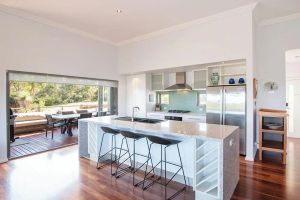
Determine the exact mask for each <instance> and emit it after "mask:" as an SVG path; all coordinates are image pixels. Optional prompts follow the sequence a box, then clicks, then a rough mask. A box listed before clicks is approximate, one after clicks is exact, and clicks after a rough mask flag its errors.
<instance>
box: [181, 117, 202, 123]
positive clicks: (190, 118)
mask: <svg viewBox="0 0 300 200" xmlns="http://www.w3.org/2000/svg"><path fill="white" fill-rule="evenodd" d="M182 121H184V122H198V123H205V122H206V117H205V116H183V117H182Z"/></svg>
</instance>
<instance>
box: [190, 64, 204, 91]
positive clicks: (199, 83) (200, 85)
mask: <svg viewBox="0 0 300 200" xmlns="http://www.w3.org/2000/svg"><path fill="white" fill-rule="evenodd" d="M193 75H194V76H193V78H194V81H193V82H194V85H193V89H195V90H203V89H206V86H207V79H206V78H207V70H206V69H202V70H196V71H194V73H193Z"/></svg>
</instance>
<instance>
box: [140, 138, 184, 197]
mask: <svg viewBox="0 0 300 200" xmlns="http://www.w3.org/2000/svg"><path fill="white" fill-rule="evenodd" d="M152 144H154V143H151V144H150V150H149V154H148V158H149V157H150V155H151V147H152ZM175 144H176V148H177V152H178V156H179V160H180V165H179V164H175V163H171V162H168V159H167V148H168V147H170V146H172V145H173V144H171V145H161V152H160V154H161V157H160V161H159V162H158V163H157V164H156V165H155V166H154V168H156V167H157V166H159V164H160V167H161V169H160V177H158V178H157V179H155V180H151V183H149V184H148V185H146V186H145V182H146V180H147V179H149V177H148V175H149V174H150V173H151V172H153V173H155V169H154V168H153V169H152V170H150V171H149V172H147V167H146V171H145V174H144V180H143V190H146V189H148V188H149V187H150V186H152V185H153V184H154V183H160V184H162V185H163V186H164V187H165V188H164V192H165V194H164V197H165V199H166V200H167V199H168V200H171V199H173V198H175V197H176V196H177V195H179V194H180V193H182V192H184V191H185V190H186V188H187V185H186V177H185V173H184V169H183V163H182V159H181V154H180V150H179V145H178V143H175ZM162 146H164V148H162ZM167 164H170V165H174V166H177V167H179V169H178V170H177V171H176V173H174V175H173V176H172V177H171V178H170V179H167ZM163 170H164V177H163ZM179 171H182V174H183V178H184V187H183V188H181V189H180V190H178V191H177V192H175V193H174V194H173V195H172V196H170V197H169V198H168V193H167V186H168V184H169V183H170V182H171V181H172V180H173V179H174V177H175V176H176V175H177V174H178V172H179ZM160 179H161V181H159V180H160Z"/></svg>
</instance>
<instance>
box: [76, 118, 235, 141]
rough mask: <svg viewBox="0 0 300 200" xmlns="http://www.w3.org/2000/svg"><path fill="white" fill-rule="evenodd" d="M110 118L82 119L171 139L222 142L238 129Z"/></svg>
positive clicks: (211, 125) (214, 125) (180, 122)
mask: <svg viewBox="0 0 300 200" xmlns="http://www.w3.org/2000/svg"><path fill="white" fill-rule="evenodd" d="M114 118H116V117H112V116H107V117H95V118H90V119H82V120H81V121H83V122H92V123H96V124H106V125H110V126H113V127H115V128H121V129H126V130H135V131H139V132H143V133H145V134H149V135H158V136H166V137H168V136H169V137H171V138H174V137H176V138H178V139H180V138H182V139H184V138H185V137H197V138H204V139H212V140H224V139H225V138H226V137H228V136H229V135H230V134H232V133H233V132H234V131H236V130H237V129H238V127H236V126H225V125H216V124H206V123H195V122H183V121H168V120H165V121H163V122H161V123H156V124H149V123H140V122H131V121H121V120H115V119H114Z"/></svg>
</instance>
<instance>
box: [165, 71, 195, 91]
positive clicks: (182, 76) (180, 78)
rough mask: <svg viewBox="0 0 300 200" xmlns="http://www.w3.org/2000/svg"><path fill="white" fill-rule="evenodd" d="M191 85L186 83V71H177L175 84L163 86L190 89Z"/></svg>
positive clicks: (172, 88)
mask: <svg viewBox="0 0 300 200" xmlns="http://www.w3.org/2000/svg"><path fill="white" fill-rule="evenodd" d="M191 89H192V87H191V86H189V85H188V84H186V73H185V72H177V73H176V84H175V85H171V86H170V87H167V88H165V90H191Z"/></svg>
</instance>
